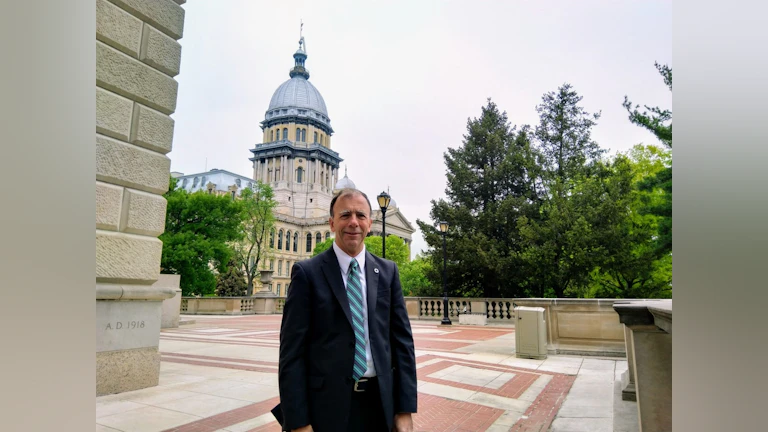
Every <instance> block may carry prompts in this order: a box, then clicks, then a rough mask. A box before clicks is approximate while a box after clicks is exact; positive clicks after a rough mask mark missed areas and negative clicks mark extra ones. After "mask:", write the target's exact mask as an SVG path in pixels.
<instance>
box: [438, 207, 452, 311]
mask: <svg viewBox="0 0 768 432" xmlns="http://www.w3.org/2000/svg"><path fill="white" fill-rule="evenodd" d="M440 232H441V233H443V320H442V321H440V324H442V325H451V319H450V318H448V285H447V284H446V280H445V274H446V273H445V263H446V261H447V254H446V249H445V234H446V233H447V232H448V222H445V221H440Z"/></svg>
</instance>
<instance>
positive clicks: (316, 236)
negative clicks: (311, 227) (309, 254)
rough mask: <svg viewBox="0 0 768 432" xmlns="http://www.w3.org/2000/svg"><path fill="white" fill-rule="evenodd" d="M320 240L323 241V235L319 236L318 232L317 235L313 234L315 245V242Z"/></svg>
mask: <svg viewBox="0 0 768 432" xmlns="http://www.w3.org/2000/svg"><path fill="white" fill-rule="evenodd" d="M322 241H323V236H321V235H320V233H317V235H315V246H317V244H318V243H320V242H322Z"/></svg>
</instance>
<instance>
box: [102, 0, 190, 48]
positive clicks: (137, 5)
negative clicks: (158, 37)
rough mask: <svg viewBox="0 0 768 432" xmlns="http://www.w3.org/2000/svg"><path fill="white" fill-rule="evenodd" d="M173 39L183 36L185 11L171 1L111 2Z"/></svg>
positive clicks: (125, 0)
mask: <svg viewBox="0 0 768 432" xmlns="http://www.w3.org/2000/svg"><path fill="white" fill-rule="evenodd" d="M111 1H112V3H115V4H116V5H118V6H120V7H121V8H123V9H125V10H127V11H128V12H130V13H132V14H133V15H135V16H137V17H138V18H141V19H142V20H144V21H146V22H148V23H150V24H152V25H153V26H155V27H157V28H158V29H159V30H161V31H162V32H163V33H165V34H167V35H168V36H170V37H172V38H174V39H181V37H182V36H183V35H184V14H185V11H184V9H182V7H181V6H179V4H178V3H177V2H174V1H172V0H111Z"/></svg>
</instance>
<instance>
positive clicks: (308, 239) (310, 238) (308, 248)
mask: <svg viewBox="0 0 768 432" xmlns="http://www.w3.org/2000/svg"><path fill="white" fill-rule="evenodd" d="M309 252H312V234H310V233H307V253H309Z"/></svg>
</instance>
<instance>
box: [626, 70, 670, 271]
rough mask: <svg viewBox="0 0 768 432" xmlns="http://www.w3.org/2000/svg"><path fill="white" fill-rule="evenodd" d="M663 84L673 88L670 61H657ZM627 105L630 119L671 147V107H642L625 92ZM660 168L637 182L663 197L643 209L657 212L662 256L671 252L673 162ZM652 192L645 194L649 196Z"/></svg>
mask: <svg viewBox="0 0 768 432" xmlns="http://www.w3.org/2000/svg"><path fill="white" fill-rule="evenodd" d="M655 66H656V69H657V70H658V71H659V74H660V75H661V77H662V79H663V80H664V84H665V85H666V86H667V87H668V88H669V91H672V68H670V67H669V66H667V65H660V64H658V63H655ZM623 105H624V108H626V110H627V112H628V113H629V121H631V122H632V123H634V124H636V125H638V126H640V127H643V128H645V129H647V130H649V131H650V132H651V133H653V134H654V135H655V136H656V138H658V139H659V141H661V143H662V144H664V146H666V147H667V148H668V149H669V150H672V111H670V110H662V109H660V108H659V107H649V106H647V105H646V106H645V110H643V111H640V106H639V105H635V106H634V107H633V106H632V103H631V102H630V101H629V98H628V97H627V96H624V104H623ZM669 162H670V163H669V165H668V166H666V167H665V168H664V169H663V170H660V171H659V172H657V173H656V174H654V175H653V176H649V177H647V178H646V179H645V180H644V181H642V182H639V183H638V188H639V189H640V190H643V191H646V192H655V191H657V192H659V193H660V194H661V195H662V197H663V199H662V200H655V202H653V203H651V202H646V203H645V206H644V208H643V212H644V213H646V214H651V215H654V216H657V217H658V218H659V219H658V235H657V239H656V240H655V244H656V253H657V255H658V256H659V257H663V256H665V255H668V254H671V253H672V164H671V162H672V161H671V159H670V161H669ZM648 196H650V195H646V197H648Z"/></svg>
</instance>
